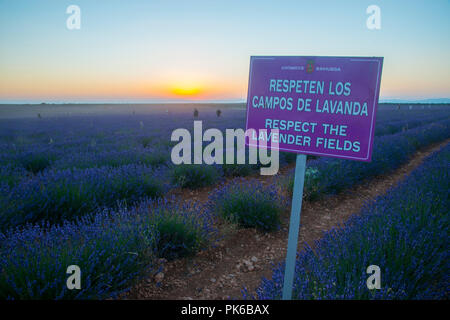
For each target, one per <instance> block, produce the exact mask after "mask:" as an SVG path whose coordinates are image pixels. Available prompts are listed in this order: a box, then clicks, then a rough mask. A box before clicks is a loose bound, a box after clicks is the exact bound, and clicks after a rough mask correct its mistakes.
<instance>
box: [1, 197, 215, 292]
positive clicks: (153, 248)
mask: <svg viewBox="0 0 450 320" xmlns="http://www.w3.org/2000/svg"><path fill="white" fill-rule="evenodd" d="M214 238H215V231H214V229H213V227H212V219H211V217H210V216H209V215H207V214H203V213H200V210H199V209H198V207H197V205H196V204H194V203H190V204H183V205H181V204H177V203H176V202H170V201H163V200H160V201H152V200H145V201H143V202H142V203H140V205H139V206H136V207H134V208H128V209H127V208H125V207H119V209H117V210H111V209H102V210H99V211H97V212H96V213H95V214H92V215H90V216H84V217H82V218H79V219H76V220H74V221H72V222H67V221H66V222H64V223H63V224H61V225H50V224H49V223H46V224H35V225H27V226H25V227H24V228H20V229H19V228H17V229H9V230H8V231H6V232H4V233H1V232H0V270H1V272H0V299H102V298H108V297H114V296H117V295H118V294H120V293H122V292H124V291H126V290H128V289H129V288H130V287H131V286H132V285H133V284H134V283H135V282H136V281H138V280H139V279H140V278H141V277H142V276H151V275H152V273H156V272H158V270H159V269H158V268H159V267H160V264H159V262H158V261H159V258H166V259H175V258H178V257H181V256H186V255H190V254H193V253H194V252H197V251H198V250H201V249H202V248H204V247H206V246H208V245H209V244H210V242H211V241H213V240H214ZM70 265H77V266H78V267H79V268H80V270H81V289H79V290H69V289H68V288H67V286H66V280H67V278H68V275H67V274H66V271H67V268H68V267H69V266H70Z"/></svg>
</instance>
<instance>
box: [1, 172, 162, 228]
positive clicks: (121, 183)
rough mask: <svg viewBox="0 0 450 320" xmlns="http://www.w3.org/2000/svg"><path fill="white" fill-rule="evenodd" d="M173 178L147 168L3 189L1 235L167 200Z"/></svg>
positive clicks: (41, 178)
mask: <svg viewBox="0 0 450 320" xmlns="http://www.w3.org/2000/svg"><path fill="white" fill-rule="evenodd" d="M167 179H168V178H167V172H166V171H163V170H153V169H152V168H151V167H147V166H144V165H125V166H120V167H117V168H114V167H101V168H88V169H76V168H75V169H66V170H48V171H45V172H39V173H38V174H36V175H35V176H33V177H32V178H30V179H27V180H23V181H21V182H20V183H18V184H15V185H13V186H11V185H9V184H7V183H2V184H0V191H1V194H0V230H6V229H8V228H11V227H16V226H21V225H24V224H26V223H33V222H38V221H41V220H45V221H49V222H51V223H60V222H63V221H64V220H74V219H75V218H77V217H80V216H82V215H84V214H87V213H90V212H92V211H94V210H96V209H97V208H98V207H115V206H116V205H117V204H118V203H119V202H120V201H126V202H127V203H128V205H131V204H133V203H135V202H137V201H139V200H140V199H142V198H145V197H151V198H158V197H161V196H162V195H163V194H164V193H165V192H166V191H167V189H168V187H169V185H168V183H167Z"/></svg>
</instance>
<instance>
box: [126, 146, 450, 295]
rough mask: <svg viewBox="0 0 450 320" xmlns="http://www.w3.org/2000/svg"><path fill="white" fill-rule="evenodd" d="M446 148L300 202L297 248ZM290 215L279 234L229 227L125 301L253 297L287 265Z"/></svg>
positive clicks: (423, 153)
mask: <svg viewBox="0 0 450 320" xmlns="http://www.w3.org/2000/svg"><path fill="white" fill-rule="evenodd" d="M449 142H450V139H448V140H446V141H445V142H442V143H439V144H434V145H432V146H430V147H428V148H425V149H422V150H421V151H419V152H417V153H416V154H415V155H414V156H413V157H412V159H411V160H410V161H409V162H408V163H407V164H405V165H403V166H402V167H400V168H399V169H397V170H395V171H394V172H393V173H391V174H389V175H384V176H380V177H378V178H375V179H372V180H370V181H367V182H364V183H362V184H361V185H359V186H356V187H355V188H353V189H350V190H347V191H344V192H342V193H341V194H339V195H336V196H329V197H327V198H325V199H323V200H320V201H316V202H307V201H306V202H304V203H303V209H302V216H301V229H300V237H299V248H300V247H301V246H304V244H305V243H308V244H310V245H312V244H313V243H314V241H316V240H318V239H320V238H321V237H322V235H323V233H324V232H325V231H327V230H329V229H331V228H332V227H336V226H339V225H341V224H342V223H343V222H344V221H346V220H347V219H348V218H349V216H350V215H352V214H354V213H357V212H359V210H360V209H361V207H362V206H363V205H364V203H365V202H366V201H369V200H371V199H373V198H375V197H376V196H379V195H382V194H384V193H386V191H387V190H388V189H389V188H391V187H392V186H394V185H395V184H397V183H398V182H399V181H401V180H402V179H403V178H404V177H405V176H406V175H408V174H409V173H410V172H411V171H412V170H413V169H415V168H416V167H417V166H418V165H420V164H421V163H422V161H423V159H424V158H425V157H427V156H428V155H429V154H430V153H432V152H434V151H436V150H438V149H439V148H441V147H442V146H444V145H445V144H447V143H449ZM283 171H284V172H286V171H287V170H286V169H284V170H283ZM281 174H283V172H281ZM261 179H264V180H265V182H266V183H268V182H270V181H271V180H270V178H261ZM209 190H210V189H209ZM209 190H208V189H205V190H200V191H197V192H188V194H187V195H186V194H185V195H184V198H195V199H197V200H199V201H203V200H205V199H206V198H207V195H208V191H209ZM289 209H290V208H286V212H285V214H284V216H283V224H282V227H281V229H280V230H279V231H277V232H274V233H270V234H264V233H262V232H259V231H256V230H255V229H237V228H232V227H229V228H228V230H221V231H222V232H223V233H224V235H225V237H224V239H223V240H222V241H221V242H220V243H219V244H218V245H217V246H215V247H213V248H210V249H208V250H205V251H203V252H199V253H198V254H197V255H196V256H194V257H191V258H184V259H180V260H176V261H173V262H168V263H165V264H164V269H163V271H162V274H164V277H162V274H159V275H158V276H157V278H158V280H161V279H162V281H161V282H160V283H159V284H158V285H157V284H156V279H155V277H153V276H149V278H148V279H146V280H144V281H142V282H140V283H139V284H138V285H137V286H135V287H134V288H133V289H132V290H131V291H130V292H129V293H127V294H126V296H125V297H123V298H125V299H229V298H240V297H241V289H242V288H243V287H244V286H245V287H246V288H248V289H249V291H250V292H252V291H254V290H255V289H256V288H257V287H258V285H259V284H260V281H261V278H262V277H267V278H269V277H271V274H272V269H273V267H274V264H278V263H280V262H283V261H284V259H285V254H286V247H287V233H288V222H289V213H290V212H289Z"/></svg>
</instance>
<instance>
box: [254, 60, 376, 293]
mask: <svg viewBox="0 0 450 320" xmlns="http://www.w3.org/2000/svg"><path fill="white" fill-rule="evenodd" d="M382 65H383V58H380V57H317V56H308V57H304V56H299V57H290V56H279V57H273V56H257V57H251V59H250V77H249V85H248V96H247V124H246V129H247V130H249V129H253V130H254V132H255V131H256V130H260V129H263V130H266V132H265V134H255V133H254V134H253V135H250V136H249V139H248V141H246V144H247V145H248V146H252V147H258V145H259V144H260V142H261V141H263V142H264V143H263V144H261V145H262V146H267V147H268V148H276V149H278V150H280V151H287V152H294V153H297V160H296V167H295V178H294V191H293V198H292V208H291V217H290V224H289V238H288V249H287V254H286V269H285V274H284V285H283V299H291V298H292V290H293V280H294V272H295V261H296V254H297V242H298V234H299V228H300V214H301V207H302V198H303V185H304V179H305V169H306V155H307V154H311V155H317V156H329V157H334V158H341V159H349V160H357V161H366V162H369V161H371V157H372V146H373V137H374V132H375V117H376V108H377V105H378V96H379V92H380V81H381V69H382ZM269 141H270V142H271V143H274V145H275V147H272V146H271V145H270V146H269V143H268V142H269Z"/></svg>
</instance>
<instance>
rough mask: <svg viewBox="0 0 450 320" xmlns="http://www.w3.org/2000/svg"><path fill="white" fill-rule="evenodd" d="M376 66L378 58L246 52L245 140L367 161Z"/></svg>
mask: <svg viewBox="0 0 450 320" xmlns="http://www.w3.org/2000/svg"><path fill="white" fill-rule="evenodd" d="M382 65H383V58H378V57H367V58H366V57H316V56H310V57H306V56H305V57H303V56H302V57H285V56H282V57H266V56H255V57H251V59H250V78H249V84H248V97H247V126H246V129H255V130H256V131H255V132H253V133H252V134H251V135H250V136H249V140H248V141H247V144H248V145H250V146H256V145H257V144H258V141H262V140H265V141H266V143H267V145H268V146H270V145H271V144H272V143H278V146H279V147H278V149H279V150H281V151H289V152H295V153H303V154H312V155H320V156H329V157H336V158H343V159H351V160H360V161H370V159H371V157H372V144H373V136H374V131H375V115H376V108H377V105H378V95H379V92H380V80H381V68H382ZM260 129H266V130H267V132H263V131H260ZM273 129H278V133H276V132H273V131H272V130H273Z"/></svg>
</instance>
